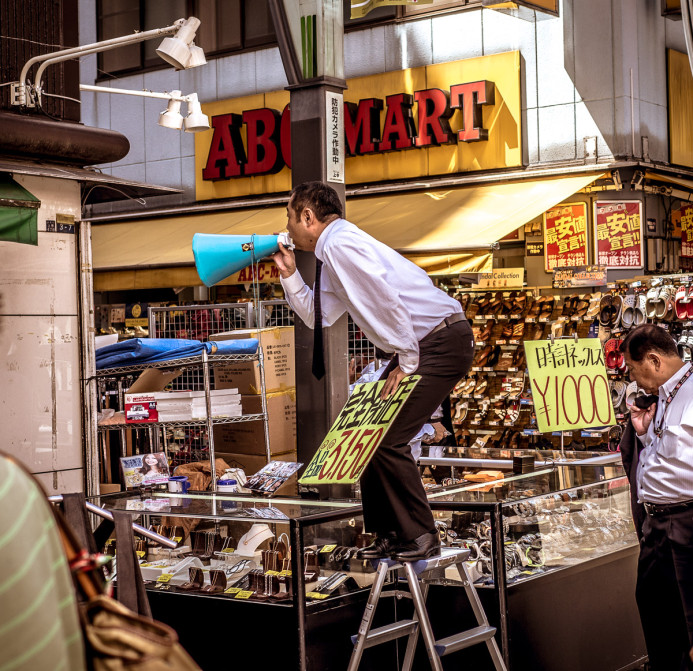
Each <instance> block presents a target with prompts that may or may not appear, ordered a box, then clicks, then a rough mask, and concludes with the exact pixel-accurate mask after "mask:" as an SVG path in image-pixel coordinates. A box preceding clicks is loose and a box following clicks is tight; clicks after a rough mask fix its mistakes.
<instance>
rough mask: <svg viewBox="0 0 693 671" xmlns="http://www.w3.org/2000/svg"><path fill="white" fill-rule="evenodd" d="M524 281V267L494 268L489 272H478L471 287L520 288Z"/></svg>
mask: <svg viewBox="0 0 693 671" xmlns="http://www.w3.org/2000/svg"><path fill="white" fill-rule="evenodd" d="M524 283H525V269H524V268H494V269H493V270H492V271H491V272H490V273H479V281H478V283H477V284H473V285H472V289H506V288H508V289H521V288H522V287H523V286H524Z"/></svg>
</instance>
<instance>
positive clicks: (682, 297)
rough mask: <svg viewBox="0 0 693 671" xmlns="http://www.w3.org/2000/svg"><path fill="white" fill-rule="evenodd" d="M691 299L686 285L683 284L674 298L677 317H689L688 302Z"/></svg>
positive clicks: (684, 319) (682, 319)
mask: <svg viewBox="0 0 693 671" xmlns="http://www.w3.org/2000/svg"><path fill="white" fill-rule="evenodd" d="M689 303H690V299H689V298H688V291H687V290H686V287H684V286H683V285H681V286H680V287H679V288H678V290H677V292H676V298H675V299H674V310H675V311H676V318H677V319H680V320H681V321H686V320H687V319H688V304H689Z"/></svg>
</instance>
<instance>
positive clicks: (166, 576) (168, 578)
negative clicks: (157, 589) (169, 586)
mask: <svg viewBox="0 0 693 671" xmlns="http://www.w3.org/2000/svg"><path fill="white" fill-rule="evenodd" d="M171 578H173V573H162V574H161V575H160V576H159V577H158V578H157V579H156V581H157V582H163V583H166V582H171Z"/></svg>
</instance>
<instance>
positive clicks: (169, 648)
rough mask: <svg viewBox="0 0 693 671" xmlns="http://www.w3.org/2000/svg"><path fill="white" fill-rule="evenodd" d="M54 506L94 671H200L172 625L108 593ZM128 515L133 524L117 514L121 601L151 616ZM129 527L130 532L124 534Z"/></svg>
mask: <svg viewBox="0 0 693 671" xmlns="http://www.w3.org/2000/svg"><path fill="white" fill-rule="evenodd" d="M51 507H52V508H53V512H54V514H55V518H56V521H57V524H58V530H59V532H60V537H61V540H62V542H63V546H64V548H65V553H66V555H67V559H68V562H69V565H70V568H71V570H72V576H73V579H74V583H75V587H76V590H77V593H78V597H79V598H80V619H81V624H82V632H83V635H84V645H85V649H86V655H87V664H88V668H89V669H90V670H91V671H200V667H199V666H198V665H197V664H196V663H195V662H194V661H193V659H192V657H190V655H188V653H187V652H186V651H185V650H184V649H183V646H182V645H181V644H180V643H179V641H178V634H177V633H176V632H175V631H174V630H173V629H172V628H171V627H169V626H168V625H165V624H163V623H161V622H157V621H156V620H152V619H151V617H148V616H147V615H141V614H138V613H135V612H133V611H132V610H130V609H129V608H127V607H126V606H124V605H123V604H122V603H119V602H118V601H116V600H115V599H112V598H111V597H110V596H108V595H106V594H105V593H104V591H103V580H102V577H103V576H102V575H101V574H100V572H99V570H98V569H97V568H95V566H94V563H93V561H91V556H90V555H89V553H88V552H87V551H86V550H84V549H83V548H82V547H81V544H80V543H79V542H78V541H77V539H76V537H75V534H74V533H73V531H72V529H71V528H70V527H69V526H68V524H67V522H66V521H65V518H64V517H63V515H62V513H61V512H60V511H59V510H57V509H55V507H53V506H51ZM125 517H126V518H127V524H126V525H123V524H122V521H123V520H122V519H121V520H118V516H116V534H117V535H118V537H119V538H118V539H117V541H116V542H118V540H120V547H121V548H122V550H121V551H120V552H119V559H118V563H119V566H118V573H119V575H120V579H119V581H118V582H119V597H120V599H121V601H122V600H126V601H129V602H131V603H133V604H135V605H136V607H137V608H138V609H139V610H140V611H144V612H145V613H146V612H148V608H149V606H148V603H144V602H143V601H142V595H144V597H145V600H146V594H144V584H143V583H142V576H141V574H140V572H139V565H137V562H136V561H135V560H134V559H132V560H131V557H134V549H133V550H132V553H131V552H128V549H129V548H132V542H131V541H130V542H129V547H128V536H130V537H131V536H132V526H131V525H130V518H129V516H127V514H126V516H125ZM119 522H120V523H119ZM123 527H126V528H127V529H128V530H129V532H128V533H124V532H123ZM123 536H125V538H124V537H123ZM131 561H132V562H134V564H135V565H137V570H133V567H132V566H130V562H131ZM126 567H127V568H126ZM123 593H125V594H123Z"/></svg>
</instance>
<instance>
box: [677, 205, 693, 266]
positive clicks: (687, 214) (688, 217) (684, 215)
mask: <svg viewBox="0 0 693 671" xmlns="http://www.w3.org/2000/svg"><path fill="white" fill-rule="evenodd" d="M678 220H679V222H680V225H681V256H682V257H683V258H684V259H690V258H693V205H691V204H690V203H685V204H684V205H681V209H680V210H679V216H678Z"/></svg>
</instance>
